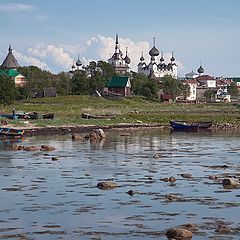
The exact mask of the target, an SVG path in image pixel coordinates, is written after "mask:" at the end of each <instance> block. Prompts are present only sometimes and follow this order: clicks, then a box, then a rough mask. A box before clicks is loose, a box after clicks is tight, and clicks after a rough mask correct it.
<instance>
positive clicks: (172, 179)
mask: <svg viewBox="0 0 240 240" xmlns="http://www.w3.org/2000/svg"><path fill="white" fill-rule="evenodd" d="M168 181H169V182H170V183H174V182H176V178H175V177H173V176H171V177H170V178H169V179H168Z"/></svg>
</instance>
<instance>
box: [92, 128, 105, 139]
mask: <svg viewBox="0 0 240 240" xmlns="http://www.w3.org/2000/svg"><path fill="white" fill-rule="evenodd" d="M94 131H95V132H96V133H97V135H98V136H99V137H100V139H102V138H106V133H105V132H104V131H103V130H102V129H101V128H99V129H96V130H94Z"/></svg>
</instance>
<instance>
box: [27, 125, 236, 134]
mask: <svg viewBox="0 0 240 240" xmlns="http://www.w3.org/2000/svg"><path fill="white" fill-rule="evenodd" d="M97 128H101V129H103V130H106V131H108V130H126V129H128V130H129V129H152V128H159V129H169V130H171V127H170V125H167V124H157V123H156V124H154V123H150V124H142V123H138V124H113V125H78V126H48V127H32V128H24V131H25V132H24V135H25V136H40V135H42V136H44V135H51V134H53V135H65V134H71V133H81V132H89V131H91V130H93V129H97ZM208 130H214V131H217V130H232V131H239V130H240V124H230V123H224V124H215V125H213V126H212V127H211V128H210V129H208Z"/></svg>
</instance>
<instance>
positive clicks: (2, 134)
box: [0, 127, 24, 139]
mask: <svg viewBox="0 0 240 240" xmlns="http://www.w3.org/2000/svg"><path fill="white" fill-rule="evenodd" d="M23 133H24V130H22V129H15V128H7V127H0V138H1V139H6V138H22V136H23Z"/></svg>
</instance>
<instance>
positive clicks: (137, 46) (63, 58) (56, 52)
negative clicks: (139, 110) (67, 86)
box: [16, 35, 183, 73]
mask: <svg viewBox="0 0 240 240" xmlns="http://www.w3.org/2000/svg"><path fill="white" fill-rule="evenodd" d="M119 44H120V49H121V51H122V52H123V55H124V56H125V51H126V47H127V48H128V56H129V57H130V59H131V64H130V67H131V69H132V70H134V71H137V64H138V63H139V59H140V57H141V54H142V52H143V55H144V58H145V61H146V63H149V62H150V56H149V54H148V52H149V50H150V47H151V46H150V44H149V43H148V42H147V41H138V42H134V41H132V40H131V39H128V38H119ZM114 50H115V39H114V38H111V37H105V36H102V35H97V36H96V37H92V38H90V39H89V40H87V41H86V42H82V43H79V44H77V45H70V44H46V43H38V44H35V45H33V46H31V47H29V48H28V49H27V50H25V51H24V53H22V54H20V53H18V56H16V57H19V59H18V61H19V63H20V64H21V65H28V64H31V65H36V66H38V67H40V68H42V69H46V70H50V71H52V72H56V73H57V72H60V71H69V70H70V69H71V66H72V64H73V62H75V61H76V60H77V57H78V54H79V58H80V60H81V61H82V62H83V63H84V64H85V65H87V64H88V63H89V62H90V61H98V60H103V61H107V60H108V59H109V57H110V55H112V54H113V53H114ZM171 56H172V54H171V53H164V58H165V60H166V61H165V62H167V63H168V62H169V60H170V58H171ZM176 60H177V57H176ZM157 61H159V60H157ZM176 63H177V64H178V67H179V71H181V70H182V69H183V65H182V63H181V62H179V61H176Z"/></svg>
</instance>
